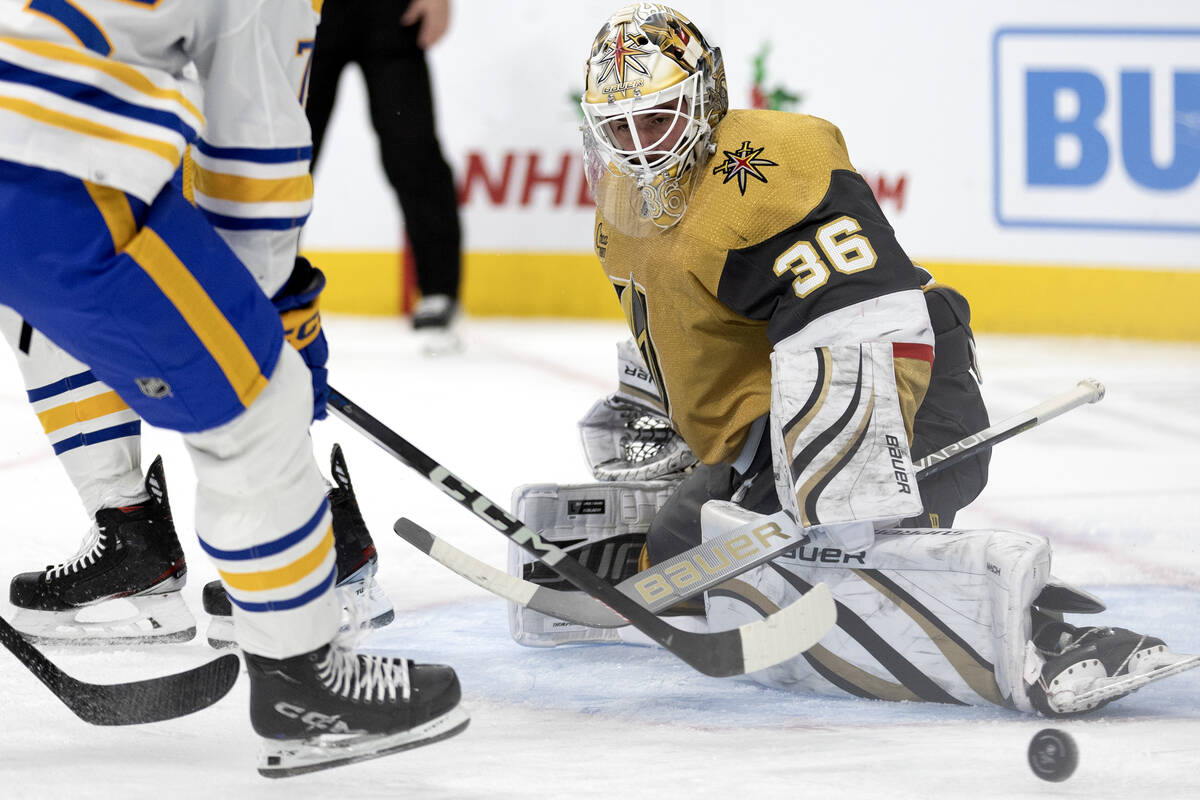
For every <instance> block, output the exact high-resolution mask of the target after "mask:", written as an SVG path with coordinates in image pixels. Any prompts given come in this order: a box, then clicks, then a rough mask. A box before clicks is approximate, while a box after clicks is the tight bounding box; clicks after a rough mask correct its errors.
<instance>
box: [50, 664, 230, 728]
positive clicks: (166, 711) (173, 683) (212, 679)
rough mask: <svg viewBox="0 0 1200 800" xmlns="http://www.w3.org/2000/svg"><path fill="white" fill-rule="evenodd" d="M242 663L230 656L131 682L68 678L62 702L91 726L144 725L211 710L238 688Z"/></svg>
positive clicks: (64, 680) (63, 682)
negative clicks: (110, 682)
mask: <svg viewBox="0 0 1200 800" xmlns="http://www.w3.org/2000/svg"><path fill="white" fill-rule="evenodd" d="M240 670H241V661H240V660H239V659H238V657H237V656H236V655H234V654H232V653H228V654H226V655H223V656H221V657H220V658H216V659H213V660H212V661H209V662H208V663H206V664H202V665H200V666H199V667H195V668H193V669H189V670H185V671H183V672H177V673H175V674H173V675H164V676H163V677H161V678H148V679H146V680H143V681H134V682H132V683H116V684H98V683H84V682H82V681H79V680H76V679H74V678H71V677H69V676H66V675H64V676H63V681H62V685H61V691H60V692H56V694H58V698H59V699H60V700H62V701H63V703H64V704H65V705H66V706H67V707H68V708H70V709H71V711H73V712H75V714H76V716H78V717H79V718H80V719H82V720H83V721H84V722H90V723H91V724H92V725H144V724H146V723H149V722H161V721H163V720H167V719H175V718H176V717H182V716H185V715H187V714H191V713H193V712H196V711H200V710H201V709H204V708H208V707H209V706H211V705H212V704H213V703H216V702H217V701H218V700H220V699H221V698H222V697H224V696H225V695H226V694H228V693H229V690H230V689H232V688H233V685H234V684H235V683H237V677H238V672H239V671H240Z"/></svg>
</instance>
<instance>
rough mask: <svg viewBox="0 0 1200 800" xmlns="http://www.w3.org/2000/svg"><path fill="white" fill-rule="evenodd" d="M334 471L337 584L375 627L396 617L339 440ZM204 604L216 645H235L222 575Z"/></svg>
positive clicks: (208, 586)
mask: <svg viewBox="0 0 1200 800" xmlns="http://www.w3.org/2000/svg"><path fill="white" fill-rule="evenodd" d="M329 462H330V471H331V472H332V473H333V480H334V482H335V483H336V485H335V486H334V487H333V488H331V489H330V490H329V493H328V495H327V496H328V497H329V508H330V511H331V512H332V513H333V544H334V548H335V550H336V551H337V570H338V574H337V587H338V588H339V589H342V590H343V591H348V592H351V593H352V596H353V598H354V604H355V605H356V606H358V605H360V604H361V606H362V607H365V609H366V612H365V613H359V614H357V615H355V614H351V618H357V617H365V618H366V624H367V625H369V626H370V627H372V628H380V627H383V626H384V625H387V624H388V623H390V622H391V621H392V620H393V619H394V618H395V612H394V611H393V609H392V603H391V601H390V600H389V599H388V597H387V595H386V594H385V593H384V591H383V589H381V588H379V584H377V583H376V582H375V581H374V577H375V570H376V568H377V565H378V561H379V557H378V555H377V553H376V552H375V541H374V540H373V539H372V538H371V532H370V531H368V530H367V523H366V522H365V521H364V520H363V517H362V512H361V511H360V510H359V508H358V500H357V498H355V496H354V486H353V485H352V484H351V483H350V473H349V471H348V470H347V469H346V458H345V456H343V455H342V448H341V446H340V445H336V444H335V445H334V446H333V450H332V452H331V453H330V455H329ZM201 599H202V602H203V605H204V610H205V611H207V612H208V613H209V614H211V615H212V621H211V622H210V623H209V626H208V632H207V634H206V635H207V638H208V643H209V644H210V645H212V646H213V647H218V648H220V647H233V646H234V644H235V641H234V634H233V609H232V607H231V606H230V603H229V595H228V594H226V593H225V587H224V586H222V585H221V582H220V581H212V582H210V583H207V584H205V585H204V590H203V592H202V593H201Z"/></svg>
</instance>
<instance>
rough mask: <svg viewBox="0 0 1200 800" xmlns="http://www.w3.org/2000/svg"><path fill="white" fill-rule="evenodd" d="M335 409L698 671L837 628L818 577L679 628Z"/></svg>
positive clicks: (352, 414) (371, 422) (372, 424)
mask: <svg viewBox="0 0 1200 800" xmlns="http://www.w3.org/2000/svg"><path fill="white" fill-rule="evenodd" d="M328 405H329V410H330V411H332V412H333V413H334V414H335V415H336V416H338V417H339V418H341V419H342V420H343V421H344V422H346V423H347V424H349V425H350V426H351V427H352V428H354V429H356V430H357V431H359V432H360V433H362V434H363V435H364V436H366V437H367V438H368V439H371V440H372V441H374V442H375V443H376V444H378V445H379V446H380V447H382V448H383V449H384V450H386V451H387V452H389V453H391V454H392V455H393V456H395V457H396V458H397V459H399V460H400V461H402V462H404V463H405V464H407V465H408V466H410V467H412V468H413V469H414V470H416V471H417V472H419V473H421V474H422V475H424V476H425V477H426V478H427V479H428V480H429V481H430V482H432V483H433V484H434V485H435V486H437V487H438V488H439V489H441V490H442V491H443V492H444V493H445V494H447V495H449V496H450V497H451V498H453V499H454V500H455V501H456V502H458V503H459V504H460V505H462V506H465V507H466V508H468V509H470V510H471V512H472V513H474V514H475V515H476V516H477V517H479V518H480V519H483V520H484V521H485V522H487V523H488V524H489V525H491V526H492V527H494V528H495V529H496V530H498V531H500V533H502V534H504V536H506V537H507V538H508V539H509V540H510V541H512V542H514V543H516V544H517V545H518V546H520V547H521V548H522V549H524V550H525V551H526V552H528V553H530V554H531V555H533V556H534V557H536V558H537V559H538V560H540V561H541V562H542V563H544V564H546V565H547V566H549V567H550V568H551V569H553V570H554V571H555V572H557V573H558V574H559V575H561V576H562V577H563V578H564V579H566V580H567V581H569V582H570V583H571V584H572V585H574V586H575V587H576V588H578V589H579V590H580V591H582V592H586V593H587V594H589V595H591V596H592V597H594V598H596V599H597V600H599V601H600V602H602V603H603V604H604V605H606V606H609V607H610V608H611V609H612V610H613V611H615V612H616V613H618V614H620V615H621V616H622V617H624V618H625V619H627V620H628V621H629V624H631V625H633V626H634V627H636V628H638V629H639V630H641V631H642V632H643V633H645V634H646V635H647V636H648V637H650V638H651V639H653V640H654V641H655V642H657V643H658V644H660V645H662V646H663V647H664V648H665V649H667V650H670V651H671V652H672V653H674V654H675V655H676V656H678V657H679V658H680V659H682V660H683V661H685V662H687V663H688V664H689V665H691V666H692V667H693V668H695V669H696V670H698V671H700V672H703V673H704V674H706V675H712V676H714V677H726V676H729V675H743V674H745V673H747V672H754V671H756V670H760V669H765V668H767V667H769V666H772V665H774V664H778V663H780V662H781V661H786V660H787V659H789V658H792V657H793V656H796V655H799V654H800V653H802V652H804V651H805V650H807V649H808V648H810V647H812V646H813V645H815V644H816V643H817V642H818V641H820V640H821V637H823V636H824V635H825V634H826V633H828V632H829V630H830V629H831V628H832V627H833V625H834V622H835V620H836V616H837V612H836V609H835V607H834V603H833V597H832V596H831V595H830V593H829V589H828V587H826V586H824V585H823V584H818V585H817V586H815V587H814V588H813V589H812V590H810V591H809V592H808V593H806V594H805V595H804V596H803V597H802V598H801V599H800V600H798V601H797V602H796V603H793V604H792V605H790V606H788V607H787V608H785V609H783V610H782V611H778V612H776V613H775V614H772V615H771V616H769V617H767V618H766V619H763V620H758V621H757V622H752V623H748V624H746V625H743V626H742V627H740V628H735V629H734V630H728V631H718V632H714V633H695V632H691V631H684V630H680V629H679V628H676V627H675V626H673V625H671V624H670V623H667V622H664V621H663V620H661V619H659V618H658V617H657V616H655V615H654V614H653V613H652V612H650V611H648V610H646V609H645V608H643V607H642V606H641V605H639V604H638V603H637V602H636V601H634V600H633V599H632V598H630V597H628V596H626V595H624V594H622V593H621V592H619V591H617V590H616V589H615V588H614V587H612V586H610V585H609V584H607V583H605V582H604V581H603V580H601V579H600V577H599V576H598V575H596V574H595V573H593V572H591V571H590V570H588V569H586V568H585V567H584V566H583V565H582V564H580V563H579V562H578V561H576V560H575V559H573V558H570V557H569V556H567V554H566V553H564V552H563V551H562V550H561V549H560V548H558V547H557V546H555V545H554V544H551V543H550V542H544V541H542V540H541V538H539V537H538V535H537V534H536V533H534V532H533V531H531V530H530V529H529V528H528V527H527V526H526V525H525V524H524V523H523V522H521V521H520V520H518V519H516V518H515V517H513V516H512V515H511V514H509V513H508V512H507V511H505V510H504V509H503V508H501V507H500V506H498V505H496V504H495V503H493V502H492V501H491V500H489V499H488V498H486V497H484V496H483V495H482V494H480V493H479V492H478V491H476V490H475V489H474V488H472V487H471V486H470V485H468V484H467V483H465V482H464V481H463V480H462V479H460V478H458V477H457V476H456V475H454V474H453V473H452V472H450V471H449V470H448V469H446V468H445V467H443V466H442V465H441V464H439V463H438V462H436V461H434V460H433V459H432V458H430V457H429V456H427V455H426V454H425V453H423V452H421V450H419V449H417V448H416V447H415V446H414V445H412V444H410V443H409V442H408V441H407V440H406V439H404V438H403V437H402V436H400V435H399V434H397V433H395V432H394V431H392V430H391V429H390V428H388V427H387V426H386V425H384V424H383V423H382V422H380V421H379V420H377V419H375V418H374V417H372V416H371V415H370V414H368V413H367V412H365V411H363V410H362V409H361V408H360V407H358V406H356V405H354V404H353V403H351V402H350V400H349V399H347V397H346V396H345V395H344V394H342V393H341V392H339V391H337V390H336V389H334V388H333V387H332V386H331V387H330V388H329V403H328Z"/></svg>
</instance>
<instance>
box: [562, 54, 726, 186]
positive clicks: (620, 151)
mask: <svg viewBox="0 0 1200 800" xmlns="http://www.w3.org/2000/svg"><path fill="white" fill-rule="evenodd" d="M701 78H702V74H701V73H700V72H699V71H697V72H695V73H693V74H691V75H689V76H688V77H687V78H685V79H684V80H682V81H680V82H679V83H677V84H675V85H674V86H669V87H667V88H666V89H662V90H661V91H658V92H654V93H652V94H649V95H638V96H635V97H631V98H628V99H616V98H611V99H609V100H608V101H606V102H602V103H588V102H586V101H584V102H582V103H580V106H581V107H582V109H583V114H584V119H585V124H586V126H587V129H588V131H589V132H590V134H591V136H590V137H589V144H591V145H592V146H593V147H595V148H596V149H597V151H598V153H597V154H598V155H601V156H602V157H603V158H604V160H606V161H608V162H609V163H610V164H611V165H612V166H613V167H614V168H616V169H618V170H619V171H621V172H624V173H626V174H627V175H629V176H630V177H632V178H634V179H635V180H636V181H637V182H638V184H639V185H643V186H644V185H648V184H652V183H654V182H656V181H658V180H661V179H662V178H664V177H672V176H679V175H680V174H681V173H682V172H684V171H686V170H687V169H688V168H689V167H691V166H692V163H693V162H694V160H695V155H696V153H697V151H698V150H704V149H705V146H706V145H707V142H708V139H709V134H710V133H711V129H710V127H709V124H708V109H707V107H706V102H705V101H706V98H705V92H704V91H703V83H702V81H701ZM658 115H668V116H669V117H670V118H671V119H670V124H669V125H665V126H663V127H664V128H665V130H664V132H663V133H662V134H661V135H659V136H658V138H656V139H654V140H653V141H646V142H643V141H641V134H640V133H639V127H638V124H637V123H638V121H639V120H640V119H645V118H647V117H651V116H658ZM619 131H621V132H626V131H627V132H628V135H629V136H630V137H631V138H632V144H633V146H632V147H622V145H621V142H620V137H619V136H618V132H619ZM676 136H678V139H677V140H676V141H675V142H673V143H670V142H669V140H670V139H672V138H674V137H676Z"/></svg>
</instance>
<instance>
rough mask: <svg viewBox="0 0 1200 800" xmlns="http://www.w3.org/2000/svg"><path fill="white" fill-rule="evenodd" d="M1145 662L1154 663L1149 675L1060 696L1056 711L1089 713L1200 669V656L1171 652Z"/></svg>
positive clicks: (1106, 682) (1119, 678)
mask: <svg viewBox="0 0 1200 800" xmlns="http://www.w3.org/2000/svg"><path fill="white" fill-rule="evenodd" d="M1144 658H1146V659H1153V661H1151V662H1149V663H1150V664H1151V666H1149V667H1143V668H1144V669H1146V671H1145V672H1140V673H1137V674H1134V675H1118V676H1116V677H1114V678H1102V679H1100V680H1099V681H1097V682H1096V685H1095V686H1094V687H1092V688H1091V689H1088V690H1087V691H1085V692H1080V693H1079V694H1076V695H1074V696H1071V694H1070V692H1060V693H1058V694H1056V695H1055V696H1054V698H1053V703H1054V707H1055V708H1056V709H1058V710H1059V712H1060V713H1064V714H1073V713H1078V712H1080V711H1088V710H1090V709H1093V708H1095V707H1096V706H1098V705H1100V704H1101V703H1106V702H1108V701H1110V700H1116V699H1117V698H1119V697H1124V696H1125V695H1127V694H1132V693H1133V692H1136V691H1137V690H1138V689H1140V688H1142V687H1143V686H1145V685H1146V684H1148V683H1154V682H1155V681H1160V680H1162V679H1163V678H1169V677H1170V676H1172V675H1175V674H1177V673H1180V672H1184V671H1186V670H1189V669H1192V668H1194V667H1200V656H1179V655H1175V654H1174V653H1172V652H1171V651H1169V650H1163V651H1161V652H1159V653H1153V654H1150V655H1147V656H1144Z"/></svg>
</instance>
